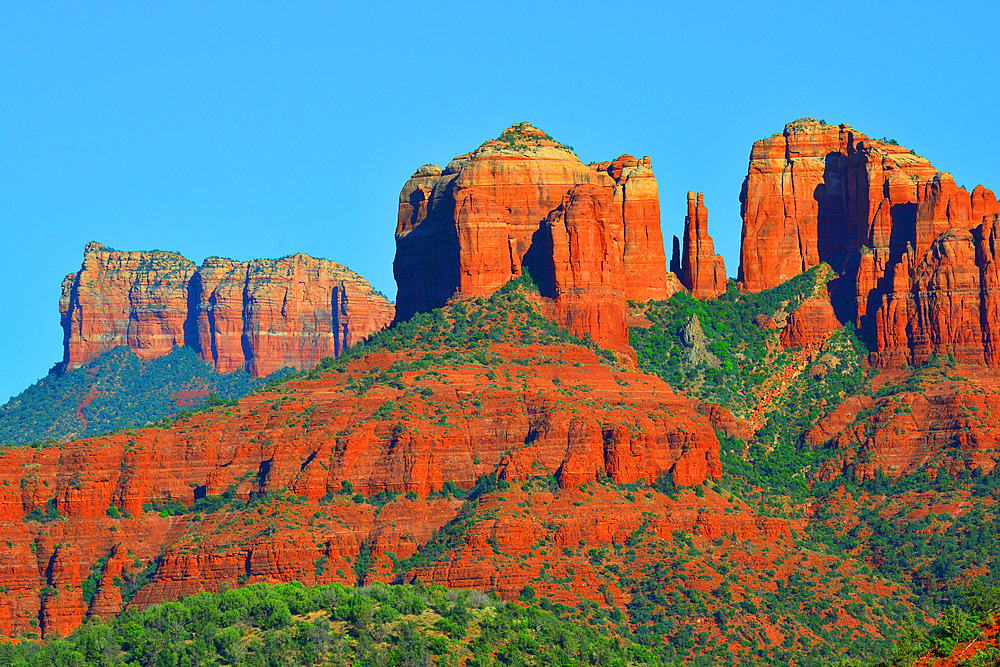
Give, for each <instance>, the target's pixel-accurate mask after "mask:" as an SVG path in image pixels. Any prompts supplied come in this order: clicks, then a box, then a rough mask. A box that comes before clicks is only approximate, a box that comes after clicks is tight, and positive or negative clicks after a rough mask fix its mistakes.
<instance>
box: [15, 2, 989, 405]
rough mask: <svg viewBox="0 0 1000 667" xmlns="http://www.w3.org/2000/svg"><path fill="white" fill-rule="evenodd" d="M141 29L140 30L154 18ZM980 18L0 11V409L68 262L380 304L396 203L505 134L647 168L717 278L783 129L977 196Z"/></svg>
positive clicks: (470, 9) (25, 375)
mask: <svg viewBox="0 0 1000 667" xmlns="http://www.w3.org/2000/svg"><path fill="white" fill-rule="evenodd" d="M157 4H158V6H155V5H157ZM998 19H1000V9H998V8H997V5H996V4H994V3H965V4H962V3H958V4H955V5H952V6H950V7H948V8H947V9H945V8H944V7H943V6H942V5H941V4H940V3H922V2H906V3H852V2H841V3H823V5H822V6H819V3H804V2H803V3H772V4H770V5H765V4H762V3H718V2H711V1H702V2H694V3H683V4H671V3H658V4H650V5H639V4H635V3H622V4H619V3H613V2H606V1H605V2H600V3H590V2H572V3H570V2H566V3H544V2H533V3H519V2H505V3H498V4H497V5H495V6H487V5H485V4H484V3H469V2H466V3H449V2H435V3H406V4H404V3H380V2H374V3H342V4H341V3H328V2H326V3H320V2H315V3H309V2H282V3H278V2H252V3H235V2H233V3H227V2H211V3H184V2H175V3H124V2H122V3H101V2H92V3H50V2H38V3H34V2H31V3H29V2H23V3H14V2H3V3H0V109H2V111H0V225H2V228H0V229H2V233H3V239H4V242H3V249H4V252H3V258H4V261H3V262H2V263H0V311H2V314H3V326H2V327H0V355H2V360H3V362H2V365H0V368H2V370H0V401H3V400H6V398H7V397H8V396H10V395H12V394H16V393H18V392H19V391H21V390H22V389H24V388H25V387H26V386H28V385H29V384H30V383H31V382H34V381H35V380H37V379H38V378H39V377H41V376H42V375H44V374H45V372H46V371H47V370H48V368H49V367H50V366H51V365H52V364H53V363H55V362H56V361H59V360H60V359H61V354H62V352H61V330H60V327H59V313H58V298H59V285H60V281H61V279H62V277H63V276H64V275H65V274H66V273H68V272H71V271H75V270H76V269H78V268H79V265H80V262H81V259H82V251H83V246H84V244H85V243H86V242H87V241H90V240H99V241H101V242H103V243H105V244H107V245H111V246H114V247H116V248H121V249H148V248H160V249H168V250H178V251H180V252H182V253H183V254H185V255H186V256H187V257H189V258H191V259H193V260H195V261H197V262H200V261H201V260H202V259H204V258H205V257H207V256H209V255H222V256H227V257H234V258H239V259H249V258H254V257H278V256H282V255H285V254H288V253H291V252H300V251H301V252H306V253H309V254H313V255H317V256H322V257H328V258H330V259H333V260H336V261H339V262H342V263H344V264H346V265H348V266H350V267H351V268H353V269H355V270H357V271H359V272H360V273H362V274H363V275H365V276H366V277H367V278H369V280H370V281H371V282H372V283H373V284H374V285H375V287H376V288H378V289H381V290H382V291H383V292H385V293H386V294H389V295H390V296H391V295H393V294H395V283H394V282H393V280H392V256H393V251H394V243H393V230H394V226H395V218H396V206H397V197H398V194H399V189H400V187H401V186H402V184H403V182H404V181H405V180H406V179H407V177H408V176H409V175H410V174H411V173H412V172H413V170H414V169H415V168H416V167H418V166H419V165H421V164H424V163H426V162H435V163H439V164H442V165H443V164H444V163H446V162H447V161H448V160H449V159H450V158H451V157H452V156H454V155H457V154H460V153H464V152H466V151H468V150H470V149H472V148H475V147H476V146H478V145H479V144H480V143H481V142H482V141H484V140H485V139H488V138H492V137H495V136H496V135H498V134H499V133H500V132H501V131H502V130H503V129H504V128H505V127H507V126H508V125H510V124H511V123H514V122H517V121H522V120H527V121H530V122H532V123H533V124H535V125H537V126H539V127H541V128H542V129H544V130H546V131H547V132H548V133H549V134H551V135H553V136H554V137H555V138H556V139H558V140H560V141H562V142H564V143H567V144H570V145H572V146H574V147H575V148H576V151H577V153H578V154H579V155H580V157H581V158H582V159H583V160H584V161H595V160H607V159H611V158H614V157H616V156H618V155H620V154H622V153H631V154H633V155H636V156H641V155H649V156H651V158H652V163H653V170H654V172H655V173H656V175H657V179H658V181H659V184H660V196H661V211H662V216H663V227H664V234H665V236H667V237H668V238H669V235H670V234H674V233H679V230H680V228H681V225H682V224H683V218H684V209H685V192H686V191H687V190H691V189H696V190H700V191H703V192H705V201H706V204H707V206H708V210H709V231H710V232H711V234H712V235H713V236H714V237H715V240H716V247H717V249H718V250H719V251H720V252H722V254H723V255H724V256H725V258H726V266H727V269H728V271H729V273H730V275H735V273H736V269H737V265H738V257H739V238H740V219H739V202H738V196H739V190H740V184H741V182H742V179H743V176H744V175H745V173H746V165H747V157H748V155H749V150H750V146H751V144H752V143H753V141H754V140H756V139H759V138H761V137H764V136H768V135H771V134H773V133H775V132H779V131H780V130H781V128H782V127H783V126H784V124H785V123H786V122H789V121H791V120H794V119H796V118H799V117H803V116H812V117H816V118H822V119H825V120H826V121H827V122H829V123H840V122H846V123H850V124H851V125H853V126H854V127H855V128H857V129H859V130H861V131H863V132H866V133H868V134H871V135H873V136H888V137H894V138H896V139H897V140H899V142H900V143H902V144H903V145H905V146H908V147H910V148H913V149H915V150H916V151H917V152H918V153H920V154H922V155H924V156H926V157H928V158H929V159H930V160H931V161H932V162H933V163H934V164H935V165H936V166H937V167H938V168H939V169H942V170H946V171H951V172H952V173H953V174H954V175H955V178H956V180H957V181H958V183H960V184H965V185H968V186H969V187H970V188H971V187H972V186H974V185H975V184H976V183H980V182H982V183H984V184H985V185H987V187H993V188H1000V160H998V159H997V156H996V150H997V147H998V146H1000V124H998V123H997V122H996V109H997V105H998V92H997V91H998V89H1000V86H998V85H997V84H998V75H997V55H996V48H995V43H996V34H995V33H996V27H997V26H998V25H1000V21H998Z"/></svg>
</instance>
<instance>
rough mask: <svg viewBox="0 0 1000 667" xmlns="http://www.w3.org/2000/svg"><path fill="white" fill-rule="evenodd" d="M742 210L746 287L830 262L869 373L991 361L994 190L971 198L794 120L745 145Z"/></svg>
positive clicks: (890, 155) (838, 131)
mask: <svg viewBox="0 0 1000 667" xmlns="http://www.w3.org/2000/svg"><path fill="white" fill-rule="evenodd" d="M741 202H742V205H743V245H742V249H741V254H740V260H741V261H740V270H739V280H740V282H741V283H742V284H743V286H744V287H745V288H746V289H748V290H751V291H758V290H763V289H768V288H770V287H775V286H776V285H778V284H780V283H782V282H784V281H785V280H788V279H789V278H792V277H794V276H795V275H798V274H799V273H801V272H803V271H805V270H807V269H809V268H810V267H812V266H815V265H817V264H819V263H820V262H827V263H828V264H830V265H831V266H832V267H833V269H834V270H835V271H836V272H837V273H838V274H839V275H840V278H839V279H838V280H836V281H835V282H834V283H831V297H832V299H833V300H836V301H838V302H839V303H842V304H844V308H843V310H842V311H841V312H839V313H838V314H837V315H838V319H839V320H840V321H842V322H846V321H848V320H853V321H854V322H855V324H856V325H857V326H858V327H859V328H860V330H861V332H862V334H863V335H865V336H866V337H868V338H869V340H871V341H872V343H873V344H874V345H875V348H876V352H875V353H874V354H873V361H874V362H875V363H877V364H880V365H883V366H885V365H892V364H896V363H902V362H910V363H916V362H920V361H923V360H924V359H926V358H927V357H928V356H929V355H931V354H955V355H956V357H957V358H959V360H961V361H967V362H973V363H982V362H985V363H991V364H995V363H997V347H996V345H997V344H996V343H993V342H992V341H993V338H994V337H995V333H994V332H995V331H996V328H997V326H998V325H997V320H996V319H995V317H994V316H995V315H996V312H995V311H996V309H995V306H993V301H994V300H995V296H993V292H992V290H993V289H994V288H993V287H992V286H993V285H995V279H994V277H993V274H994V272H995V267H994V264H993V257H994V253H993V251H992V247H991V246H990V242H989V238H990V234H991V226H992V217H991V216H993V215H994V214H996V213H998V212H1000V205H998V204H997V201H996V197H995V196H994V195H993V193H992V192H991V191H989V190H987V189H985V188H983V187H982V186H978V187H977V188H975V189H974V190H973V191H972V193H971V194H970V193H969V192H967V191H966V190H964V189H962V188H960V187H958V186H957V185H955V182H954V180H953V179H952V178H951V176H950V175H949V174H946V173H942V172H939V171H937V170H936V169H935V168H934V167H933V166H932V165H931V164H930V162H928V161H927V160H926V159H924V158H922V157H920V156H919V155H917V154H915V153H914V152H912V151H910V150H908V149H906V148H904V147H902V146H898V145H896V144H895V142H891V141H879V140H873V139H870V138H869V137H867V136H865V135H864V134H862V133H860V132H857V131H856V130H854V129H853V128H851V127H849V126H847V125H839V126H832V125H826V124H824V123H822V122H819V121H816V120H813V119H801V120H798V121H795V122H793V123H789V124H788V125H786V126H785V130H784V132H783V133H782V134H777V135H774V136H772V137H769V138H767V139H762V140H760V141H758V142H756V143H755V144H754V147H753V150H752V152H751V154H750V167H749V172H748V175H747V179H746V181H745V183H744V188H743V193H742V195H741ZM823 319H826V320H829V319H830V318H829V313H827V314H824V315H823Z"/></svg>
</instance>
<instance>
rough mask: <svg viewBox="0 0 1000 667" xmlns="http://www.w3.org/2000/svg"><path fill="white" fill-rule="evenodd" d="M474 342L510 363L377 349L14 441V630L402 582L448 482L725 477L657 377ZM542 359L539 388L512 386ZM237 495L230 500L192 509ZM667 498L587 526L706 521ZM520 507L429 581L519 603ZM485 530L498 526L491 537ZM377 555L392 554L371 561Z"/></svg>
mask: <svg viewBox="0 0 1000 667" xmlns="http://www.w3.org/2000/svg"><path fill="white" fill-rule="evenodd" d="M462 326H466V323H465V322H463V323H462ZM465 352H466V355H465V356H464V357H463V356H462V355H460V356H459V357H458V358H459V359H461V358H469V359H471V358H472V356H473V353H476V354H479V355H481V356H483V355H484V356H483V358H490V359H492V360H493V361H491V363H490V366H488V367H485V368H484V367H483V366H482V365H481V364H479V363H476V362H474V361H469V362H460V363H455V364H453V363H449V362H443V361H442V363H441V365H438V366H435V367H434V368H435V371H436V372H435V373H426V372H425V371H426V359H427V357H428V356H435V355H428V354H427V353H426V352H425V351H423V350H420V349H415V350H404V351H401V352H397V353H387V352H386V353H378V354H371V355H368V356H366V357H363V358H361V359H358V360H354V361H352V362H351V364H350V365H349V366H346V367H344V368H342V369H341V372H339V373H332V374H328V375H326V376H324V377H322V378H320V379H317V380H302V381H296V382H294V383H292V384H291V385H289V386H288V387H286V388H285V389H284V390H279V391H274V392H270V393H261V394H256V395H254V396H251V397H248V398H245V399H242V400H241V401H240V405H239V406H238V407H236V408H228V409H226V410H225V411H222V410H219V411H216V412H211V413H201V414H198V415H195V416H194V417H192V418H190V419H188V420H186V421H184V422H182V423H181V424H179V425H178V426H177V427H176V428H172V429H158V428H151V429H140V430H135V431H132V432H129V433H120V434H115V435H110V436H105V437H100V438H94V439H89V440H81V441H76V442H72V443H67V444H64V445H51V446H45V447H40V448H31V447H20V448H9V449H3V450H0V477H2V478H3V479H7V480H14V481H15V483H12V484H9V485H6V486H3V485H0V586H3V590H4V591H5V593H4V595H3V596H0V634H4V635H11V634H19V633H23V632H28V631H32V629H33V625H32V624H33V622H36V623H37V627H38V630H40V631H41V632H42V633H43V634H44V635H45V636H50V635H52V634H66V633H68V632H70V631H71V630H73V629H74V628H75V627H76V626H78V625H79V624H80V623H81V622H82V621H83V620H84V619H85V618H87V617H89V616H105V615H110V614H116V613H118V612H119V611H121V609H122V608H123V605H124V603H125V602H127V601H128V600H129V599H130V598H131V600H132V602H133V603H134V604H138V605H140V606H144V605H148V604H152V603H154V602H159V601H163V600H169V599H175V598H177V597H178V596H181V595H185V594H190V593H194V592H197V591H202V590H218V589H220V588H222V587H233V586H236V585H239V584H240V583H242V582H250V583H253V582H259V581H266V582H274V581H291V580H298V581H302V582H305V583H308V584H312V583H315V582H332V581H339V582H342V583H346V584H351V585H353V584H355V583H359V576H360V577H361V582H364V581H374V580H380V581H392V580H393V579H394V578H395V577H396V576H397V575H396V573H395V572H394V568H393V561H394V560H395V559H397V558H398V559H405V558H407V557H409V556H411V555H413V554H414V553H415V552H416V551H417V550H418V549H420V548H421V547H422V546H423V545H424V544H426V543H427V541H428V540H430V539H431V537H432V536H433V534H434V531H435V530H437V529H439V528H441V527H442V526H444V525H446V524H448V522H450V521H452V520H453V519H456V517H458V516H459V512H460V511H461V510H462V507H463V506H462V502H461V500H458V499H456V498H454V497H452V495H450V494H449V493H445V492H444V489H447V488H456V485H457V487H458V488H464V489H470V488H472V487H473V486H475V485H476V483H477V480H479V479H483V478H484V476H485V477H492V478H493V479H497V478H499V480H500V481H501V482H502V483H506V484H511V485H514V486H515V488H520V486H521V484H522V483H525V484H528V483H531V484H537V483H547V482H546V480H550V479H551V480H553V482H554V483H557V488H558V489H562V490H564V491H565V492H566V493H567V494H570V495H569V496H567V497H568V498H570V499H571V500H575V499H577V498H579V497H584V498H587V497H588V496H586V494H585V493H582V492H579V491H578V489H579V487H580V486H581V485H590V486H593V487H596V488H598V489H599V490H600V489H601V488H603V487H602V485H601V484H599V483H598V482H600V481H601V480H605V479H608V480H613V481H614V482H616V483H619V484H633V483H635V482H638V481H640V480H641V481H643V482H644V483H649V484H651V483H654V482H656V480H657V479H659V478H660V477H661V476H662V475H664V474H670V475H671V476H672V479H673V482H674V483H675V484H677V485H678V486H690V485H697V484H701V483H702V482H704V481H705V480H707V479H711V478H715V477H718V476H719V475H720V473H721V463H720V459H719V449H718V447H719V445H718V441H717V440H716V437H715V435H714V432H713V431H712V428H711V426H710V425H709V421H708V419H707V418H706V417H704V416H702V415H700V414H697V413H696V412H694V411H693V410H692V408H691V405H690V401H688V400H687V399H685V398H683V397H680V396H677V395H676V394H674V393H673V391H672V390H671V389H670V387H668V386H667V385H666V384H664V383H663V382H662V381H660V380H659V379H657V378H655V377H651V376H644V375H642V374H639V373H634V372H623V371H619V370H615V368H614V366H612V365H609V364H605V363H602V362H601V360H600V359H599V358H598V357H597V356H596V354H595V353H594V352H593V351H591V350H588V349H585V348H582V347H577V346H568V345H539V346H532V347H527V346H512V345H509V344H499V345H493V346H491V347H490V348H488V349H486V350H481V349H480V350H466V351H465ZM437 358H438V359H440V356H439V355H438V356H437ZM543 360H544V363H543ZM421 364H423V365H421ZM526 366H527V367H529V368H530V369H531V373H530V374H528V375H527V376H525V377H526V379H525V383H524V384H523V385H522V384H520V383H518V386H517V387H516V388H513V389H512V388H511V387H509V386H506V384H505V383H506V380H504V377H505V376H509V375H510V374H511V373H522V372H523V370H524V368H525V367H526ZM407 368H413V369H414V370H404V371H401V372H400V371H398V369H407ZM484 370H488V371H490V373H494V372H495V373H496V375H497V377H496V380H495V381H492V380H490V379H489V378H488V377H487V376H486V375H485V374H484ZM359 383H361V384H363V385H364V386H365V390H364V391H363V393H359V391H360V390H359V387H360V386H361V384H359ZM567 401H568V402H567ZM594 405H597V406H603V407H593V406H594ZM442 411H443V412H442ZM441 414H444V415H445V417H446V419H442V418H441ZM17 480H21V481H20V483H17ZM449 485H450V486H449ZM525 488H527V487H525ZM553 490H555V489H553ZM380 492H381V493H382V495H383V496H386V500H385V501H383V502H382V503H381V504H378V502H377V501H376V500H373V498H378V497H379V496H377V494H379V493H380ZM227 493H228V495H226V496H225V497H227V498H229V500H227V501H224V502H228V503H230V505H229V506H224V507H222V508H221V509H219V510H218V511H213V510H212V508H211V507H210V506H209V507H205V508H196V509H194V510H193V511H189V512H187V513H183V512H184V506H187V505H191V504H192V503H195V502H197V501H198V500H199V499H203V498H206V497H209V496H211V497H215V498H216V500H217V501H219V502H221V501H223V500H224V499H223V498H222V497H223V496H224V495H225V494H227ZM355 493H361V494H363V495H364V498H362V499H359V498H357V497H354V499H352V495H353V494H355ZM602 493H603V491H602ZM289 494H292V495H289ZM573 494H575V495H573ZM498 496H499V498H498ZM491 498H492V499H493V500H491V502H494V501H495V502H501V503H503V502H505V501H504V499H503V494H495V495H494V496H491ZM237 499H238V502H237ZM244 501H249V503H250V504H249V506H246V505H244V504H243V502H244ZM621 502H624V501H621ZM656 502H657V503H659V504H658V505H655V506H654V505H653V504H652V502H651V501H650V502H647V503H646V504H635V503H631V504H626V505H622V506H621V507H620V508H619V510H618V511H617V512H616V517H615V522H614V525H610V524H609V525H608V526H606V528H607V530H605V531H604V532H603V533H601V535H594V536H590V535H589V534H588V535H587V540H588V541H592V542H593V543H594V545H597V546H600V545H602V544H610V543H611V542H613V541H615V540H617V541H621V540H622V539H624V538H625V537H627V536H628V535H629V534H630V533H631V532H632V531H634V530H635V529H636V528H637V527H638V526H639V525H640V524H641V523H642V522H643V520H644V519H645V518H647V517H648V516H649V513H648V510H650V509H651V508H652V509H655V510H656V518H655V520H656V521H657V522H658V524H657V525H658V526H659V529H658V530H661V531H662V533H663V534H664V535H667V536H670V535H672V534H673V533H674V532H676V531H680V530H686V531H694V530H695V521H696V519H697V520H698V521H701V520H702V518H703V517H702V516H701V515H700V513H699V512H696V511H689V510H688V508H687V507H686V505H685V503H684V502H673V501H671V500H669V499H667V498H666V497H665V496H658V497H657V500H656ZM579 504H582V503H579ZM596 506H597V505H595V507H596ZM216 507H218V506H217V505H216ZM510 507H511V508H514V509H515V510H516V511H517V515H518V517H520V518H516V519H509V518H503V517H496V518H495V519H493V520H489V521H485V522H482V523H478V524H477V527H476V528H475V530H474V531H473V534H471V535H470V537H469V538H468V545H469V546H468V548H467V549H466V551H465V554H464V555H465V556H466V557H470V556H471V557H472V558H471V561H470V562H471V563H472V565H470V568H469V569H465V570H463V569H461V568H452V569H451V570H450V571H437V570H434V571H428V572H425V573H423V574H421V575H420V576H421V577H422V578H424V579H429V580H434V581H440V582H442V583H447V584H448V585H451V586H456V587H459V586H464V585H471V584H469V582H467V581H466V578H467V577H468V576H471V573H472V572H475V573H476V575H475V576H476V581H475V584H476V585H477V586H484V584H485V585H489V584H490V581H491V579H496V580H497V582H498V583H496V585H495V586H492V588H494V589H495V590H498V591H499V592H501V593H502V594H504V595H505V596H507V597H516V595H517V593H518V591H519V590H520V588H521V586H523V585H524V584H523V582H522V581H520V580H519V579H517V578H515V579H513V580H511V581H508V580H507V579H506V578H505V577H504V576H503V572H502V571H501V570H498V569H497V568H496V567H495V566H490V565H489V563H490V559H489V558H485V557H484V556H487V555H490V556H491V555H493V554H494V553H495V552H494V551H493V549H494V547H493V546H490V542H492V541H494V540H499V541H500V544H501V546H502V547H503V548H504V550H506V551H510V552H511V553H512V554H514V556H519V555H522V554H528V552H529V551H530V548H531V542H532V541H533V539H534V538H531V539H528V538H529V535H527V534H525V533H523V531H522V530H521V527H522V526H523V525H525V520H524V518H523V517H521V516H520V515H521V514H522V512H521V510H520V509H519V508H515V507H514V500H511V501H510ZM35 510H37V512H35ZM584 510H586V508H583V509H578V510H575V511H574V517H572V518H568V517H569V516H570V515H569V514H566V515H565V516H566V517H567V518H562V516H561V515H560V517H558V518H556V517H553V519H552V523H551V525H549V524H546V525H547V526H548V527H547V528H546V530H549V531H551V532H552V533H555V532H556V531H559V530H571V531H576V532H579V531H581V530H583V531H584V532H587V531H590V530H592V528H593V527H592V520H593V518H594V516H593V514H586V513H585V511H584ZM32 512H35V513H34V514H32ZM45 512H49V513H58V515H59V517H60V518H58V519H56V520H52V521H47V520H45V519H43V518H41V514H42V513H45ZM178 512H181V513H180V514H178ZM728 514H729V512H727V513H726V516H725V521H726V522H727V523H726V524H725V525H723V523H722V521H723V516H722V513H721V511H720V512H719V514H718V516H715V517H714V519H715V520H716V522H717V523H718V526H717V528H719V529H720V530H723V531H741V532H740V534H741V535H743V536H744V538H745V537H746V536H748V535H749V536H752V535H756V534H758V533H760V532H761V530H762V529H761V528H758V527H757V526H756V523H759V522H760V521H761V519H760V518H759V517H752V516H746V515H743V516H733V517H730V516H728ZM706 518H707V517H706ZM649 520H650V521H653V520H654V519H649ZM477 521H478V519H477ZM532 525H534V524H533V523H532ZM782 529H783V530H785V531H787V528H784V527H783V528H782ZM484 530H485V531H486V533H485V537H487V538H488V540H486V541H484V540H482V539H479V540H476V539H474V538H475V536H476V535H479V533H480V532H482V531H484ZM480 537H483V536H482V535H480ZM525 540H526V541H525ZM362 553H365V554H368V555H369V556H370V558H371V564H372V567H371V569H370V570H369V571H367V572H362V573H361V575H358V574H355V571H356V570H355V565H356V564H357V563H358V562H360V561H359V558H360V557H361V554H362ZM390 554H392V556H391V557H390ZM536 569H537V567H536ZM143 572H145V574H142V573H143ZM411 574H412V573H411ZM88 576H89V577H90V578H91V580H92V584H94V586H95V587H96V594H95V595H93V597H92V599H89V600H88V599H85V598H84V589H83V587H82V585H81V582H82V581H83V580H86V579H87V578H88ZM136 588H139V590H137V591H136V590H135V589H136ZM133 594H134V597H132V596H133ZM596 595H597V593H595V597H596ZM598 599H601V598H598Z"/></svg>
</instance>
